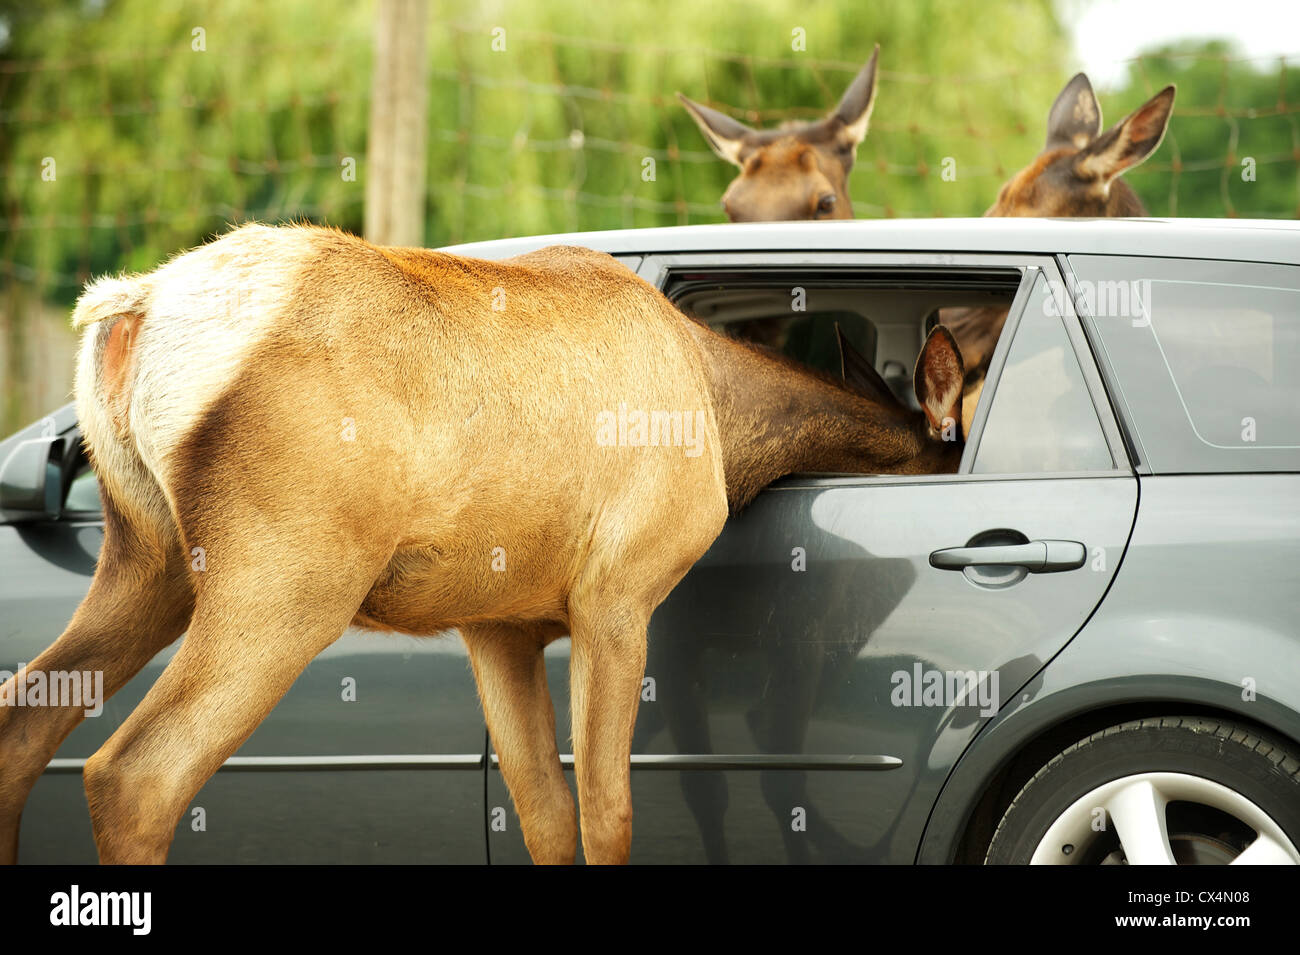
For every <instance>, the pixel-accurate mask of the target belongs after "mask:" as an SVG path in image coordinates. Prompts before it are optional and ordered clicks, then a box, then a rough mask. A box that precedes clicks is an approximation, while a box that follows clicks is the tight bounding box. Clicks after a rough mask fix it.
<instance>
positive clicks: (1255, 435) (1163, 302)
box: [1149, 281, 1300, 448]
mask: <svg viewBox="0 0 1300 955" xmlns="http://www.w3.org/2000/svg"><path fill="white" fill-rule="evenodd" d="M1149 295H1150V299H1151V307H1150V322H1151V332H1152V334H1153V335H1154V336H1155V339H1156V342H1157V344H1158V346H1159V348H1160V350H1161V352H1162V353H1163V355H1164V359H1165V362H1166V364H1167V365H1168V368H1169V373H1170V375H1171V376H1172V377H1173V380H1174V387H1175V388H1177V390H1178V394H1179V398H1180V399H1181V402H1182V405H1183V411H1184V412H1185V413H1186V415H1187V418H1188V421H1189V422H1190V423H1191V426H1192V430H1193V431H1194V432H1195V434H1196V437H1197V438H1198V439H1199V440H1200V441H1202V442H1203V443H1204V444H1207V445H1209V446H1210V447H1214V448H1241V447H1247V448H1248V447H1250V445H1251V444H1262V445H1275V446H1289V447H1295V446H1297V444H1298V443H1300V441H1298V440H1297V435H1300V292H1297V291H1296V290H1294V289H1281V288H1266V287H1261V286H1238V285H1220V284H1216V283H1211V282H1163V281H1154V282H1150V283H1149Z"/></svg>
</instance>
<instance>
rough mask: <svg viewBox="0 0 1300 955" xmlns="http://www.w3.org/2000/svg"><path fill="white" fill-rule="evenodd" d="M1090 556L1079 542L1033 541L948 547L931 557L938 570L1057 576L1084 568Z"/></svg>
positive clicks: (931, 563)
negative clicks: (971, 569)
mask: <svg viewBox="0 0 1300 955" xmlns="http://www.w3.org/2000/svg"><path fill="white" fill-rule="evenodd" d="M1087 557H1088V552H1087V550H1086V549H1085V548H1084V546H1083V545H1082V544H1080V543H1079V542H1078V541H1050V540H1048V541H1030V542H1029V543H1028V544H1004V545H1001V546H995V547H945V548H944V549H943V550H936V551H935V552H934V553H932V554H931V555H930V566H931V567H937V568H938V569H939V570H964V569H965V568H967V567H975V566H983V567H1023V568H1025V570H1027V571H1029V572H1030V573H1031V574H1054V573H1057V572H1058V571H1062V570H1075V569H1076V568H1079V567H1082V566H1083V562H1084V561H1085V560H1086V559H1087Z"/></svg>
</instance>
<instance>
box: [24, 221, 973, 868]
mask: <svg viewBox="0 0 1300 955" xmlns="http://www.w3.org/2000/svg"><path fill="white" fill-rule="evenodd" d="M238 281H247V282H251V283H253V284H252V285H250V286H248V287H246V288H244V289H243V290H242V291H241V294H239V295H238V296H235V297H234V298H233V299H231V300H230V301H224V302H216V301H212V300H210V299H211V297H212V296H211V294H210V293H209V294H207V295H203V294H197V292H198V290H212V289H220V288H221V287H222V285H223V284H225V283H235V282H238ZM221 310H224V311H221ZM123 316H127V317H126V318H124V317H123ZM74 321H75V322H76V323H77V324H78V325H79V326H80V327H83V328H84V329H85V337H84V339H83V346H82V355H81V363H80V366H79V375H78V385H77V399H78V409H79V417H80V420H81V426H82V429H83V433H84V434H85V437H86V441H87V444H88V445H89V448H90V453H91V456H92V460H93V462H94V464H95V467H96V470H97V472H98V474H99V476H100V480H101V488H102V491H103V503H104V510H105V519H106V537H105V544H104V549H103V553H102V555H101V558H100V561H99V565H98V567H97V569H96V573H95V578H94V581H93V583H92V587H91V590H90V593H89V594H88V595H87V597H86V599H85V601H83V603H82V605H81V607H80V608H79V609H78V611H77V614H76V616H75V617H74V619H73V621H72V623H71V624H70V625H69V627H68V629H67V630H66V631H65V633H64V634H63V636H61V637H60V638H59V640H58V641H57V642H56V643H55V644H54V646H53V647H51V648H50V650H48V651H46V653H45V654H42V656H41V657H40V658H39V659H38V660H37V661H36V662H35V663H34V664H33V667H34V668H47V667H48V668H60V669H86V668H96V667H97V668H102V669H103V670H104V671H105V687H106V690H108V691H109V692H111V691H112V690H115V689H117V688H119V687H120V686H121V685H123V684H124V683H125V682H126V681H127V680H129V679H130V677H131V676H133V675H134V674H135V673H136V672H137V671H138V670H139V669H140V667H142V666H143V665H144V663H145V662H147V661H148V660H149V659H150V658H151V657H152V656H153V654H154V653H156V652H157V650H158V649H160V648H161V647H162V646H164V645H166V644H167V643H169V642H171V641H172V640H174V639H175V638H176V636H177V635H179V633H180V632H181V631H182V630H185V629H188V636H187V637H186V639H185V641H184V643H183V644H182V645H181V648H180V650H179V652H178V653H177V654H176V656H175V657H174V658H173V660H172V661H171V663H170V664H169V665H168V667H167V668H166V670H165V671H164V673H163V675H162V676H161V677H160V679H159V680H158V682H157V684H155V686H154V687H153V688H152V689H151V690H150V691H149V693H148V695H147V696H146V697H145V699H144V700H143V702H142V703H141V704H140V705H139V706H138V707H137V708H136V710H135V711H134V712H133V713H132V714H131V715H130V717H129V718H128V719H127V720H126V721H125V722H124V723H123V724H122V726H121V727H120V728H119V729H118V730H117V732H115V733H114V734H113V736H112V737H111V738H110V739H109V740H108V742H107V743H106V744H105V745H104V746H103V747H102V748H101V749H100V750H99V751H98V752H97V753H95V754H94V756H92V757H91V758H90V759H89V760H88V761H87V764H86V770H85V782H86V792H87V798H88V801H89V805H90V811H91V817H92V821H93V824H94V831H95V839H96V844H97V846H98V849H99V853H100V859H101V861H104V862H161V861H163V860H164V859H165V858H166V854H167V850H168V848H169V845H170V841H171V836H172V832H173V830H174V827H175V824H176V822H177V820H178V819H179V817H180V815H181V813H182V812H183V811H184V808H185V806H186V805H187V804H188V802H189V801H190V799H192V797H193V795H194V794H195V793H196V792H197V791H198V790H199V788H200V787H201V786H202V785H203V783H204V782H205V781H206V780H207V779H208V778H209V777H210V776H211V775H212V774H213V773H214V772H216V770H217V769H219V768H220V766H221V765H222V763H223V762H224V761H225V760H226V759H227V758H228V757H229V756H231V755H232V754H233V753H234V752H235V751H236V750H237V749H238V748H239V746H240V745H241V744H242V743H243V741H244V740H245V739H247V738H248V736H249V735H250V734H251V733H252V731H253V730H254V729H255V728H256V726H257V725H258V723H259V722H260V721H261V720H262V719H263V718H264V717H265V716H266V715H267V713H268V712H269V711H270V710H271V708H272V707H273V706H274V705H275V703H276V702H277V701H278V700H279V699H280V697H281V696H282V695H283V694H284V693H285V691H286V690H287V689H288V688H289V686H290V685H291V684H292V683H293V681H294V680H295V679H296V678H297V676H298V674H299V673H300V672H301V671H302V669H303V668H304V667H305V666H306V665H307V664H308V662H310V661H311V659H312V658H314V657H315V656H316V655H317V654H318V653H320V652H321V650H323V649H324V648H325V647H327V646H329V645H330V644H331V643H332V642H333V641H335V640H336V639H337V638H338V637H339V636H340V635H341V634H342V633H343V631H344V629H345V628H346V627H347V626H349V625H350V624H351V625H355V626H361V627H368V628H373V629H382V630H398V631H404V632H407V633H413V634H432V633H438V632H442V631H445V630H448V629H451V628H456V629H458V630H459V631H460V633H461V635H462V637H463V638H464V640H465V642H466V644H467V646H468V648H469V655H470V660H471V663H472V666H473V669H474V674H475V678H476V680H477V683H478V687H479V695H480V699H481V701H482V705H483V709H484V713H485V716H486V719H487V722H488V727H489V730H490V732H491V736H492V740H493V743H494V746H495V748H496V750H497V753H498V755H499V757H500V761H501V768H502V772H503V774H504V777H505V780H506V783H507V785H508V786H509V788H510V791H511V795H512V797H513V799H514V802H515V806H516V810H517V811H518V813H519V816H520V820H521V824H522V828H523V832H524V837H525V840H526V842H527V845H528V848H529V851H530V853H531V854H532V856H533V858H534V860H536V861H539V862H572V861H573V859H574V857H575V853H576V845H577V843H576V840H577V838H578V834H579V828H578V825H577V820H576V819H575V818H574V806H573V802H572V799H571V797H570V796H569V793H568V789H567V787H566V785H565V783H564V779H563V775H562V773H561V771H560V764H559V758H558V754H557V752H556V748H555V741H554V714H553V711H552V707H551V702H550V698H549V694H548V692H547V689H546V681H545V675H544V670H543V668H542V663H541V660H542V649H543V647H544V646H545V645H546V644H547V643H548V642H550V641H551V640H554V639H556V638H557V637H559V636H562V635H563V634H565V633H568V634H570V635H571V637H572V643H573V649H572V658H571V659H572V665H571V674H570V678H571V695H572V702H573V727H574V730H573V743H574V752H575V761H576V770H577V783H578V797H579V800H578V801H579V806H580V808H581V812H582V825H581V838H582V845H583V849H584V852H585V855H586V858H587V859H588V861H590V862H597V863H600V862H625V861H626V860H627V858H628V853H629V850H630V844H631V818H632V806H631V795H630V779H629V753H630V746H631V738H632V730H633V726H634V725H635V720H636V712H637V703H638V700H639V698H640V692H639V691H640V683H641V679H642V674H643V670H644V663H645V652H646V650H645V635H646V625H647V622H648V620H649V617H650V614H651V613H652V612H653V611H654V609H655V607H656V606H658V604H659V603H660V602H661V601H662V600H663V599H664V597H665V596H666V595H667V594H668V593H669V591H670V590H671V589H672V588H673V587H674V586H675V585H676V583H677V582H678V581H679V580H680V579H681V578H682V576H684V575H685V574H686V572H687V571H688V570H689V569H690V567H691V566H692V565H693V564H694V562H695V561H696V560H697V559H698V558H699V557H700V556H701V555H702V554H703V553H704V551H705V550H706V549H707V548H708V546H709V545H710V544H711V543H712V541H713V540H714V538H715V537H716V536H717V534H718V533H719V532H720V530H721V528H722V526H723V522H724V521H725V520H726V517H727V514H728V511H729V509H730V510H734V509H737V508H739V507H742V506H743V505H744V503H746V502H747V501H748V500H749V499H750V498H752V496H753V495H754V494H756V493H757V492H758V490H759V489H761V487H762V486H764V485H765V484H766V483H768V482H770V481H771V480H774V479H775V478H776V477H779V476H781V475H782V474H785V473H789V472H790V471H793V470H800V469H808V470H829V469H832V468H833V467H840V466H843V467H845V468H851V469H854V470H860V469H879V470H883V471H904V470H908V469H917V468H925V467H935V468H943V469H955V461H956V460H957V459H958V458H959V457H960V447H959V445H954V444H953V443H952V442H943V441H940V440H938V437H937V436H936V435H934V434H931V433H930V432H929V430H928V429H926V428H925V427H924V425H923V424H919V423H918V420H917V419H918V418H919V417H920V415H919V413H911V414H909V413H907V412H902V411H900V409H895V408H884V407H881V406H880V405H879V403H877V402H872V401H869V400H867V399H865V398H863V397H862V396H861V395H856V394H854V393H852V392H850V391H848V390H846V389H843V388H840V387H836V386H835V385H834V384H833V383H830V382H825V381H822V380H821V379H818V378H817V377H816V376H813V375H811V374H809V373H807V372H806V371H803V372H801V371H800V370H799V369H796V368H792V367H790V366H789V365H788V364H783V363H781V362H778V361H775V360H773V359H770V358H766V357H764V356H762V355H760V354H758V353H757V352H754V351H752V350H749V349H746V348H745V347H744V346H741V345H738V344H736V343H733V342H729V341H726V340H724V339H722V338H721V337H720V336H717V335H716V334H714V333H712V332H710V331H708V330H707V329H706V328H704V327H703V326H700V325H697V324H695V323H693V322H691V321H690V320H689V319H687V318H685V316H683V315H682V314H681V313H679V312H678V311H676V310H675V309H674V308H673V307H672V306H671V305H670V304H669V303H668V301H667V300H666V299H665V298H664V297H663V296H662V295H661V294H660V293H659V292H658V291H657V290H655V289H654V288H653V287H651V286H649V285H647V284H646V283H645V282H643V281H642V280H641V279H639V278H636V277H635V276H633V275H632V274H631V273H629V272H628V271H627V270H626V269H625V268H623V267H622V266H621V265H619V264H618V263H617V262H615V261H614V260H613V259H612V258H610V257H609V256H606V255H604V254H601V253H596V252H592V251H590V250H586V249H578V248H566V247H553V248H549V249H543V250H541V251H538V252H534V253H530V254H528V255H523V256H519V257H516V258H514V259H510V260H506V261H501V262H490V261H483V260H475V259H467V258H461V257H457V256H452V255H448V254H445V253H440V252H431V251H427V250H422V249H389V248H380V247H376V246H374V245H371V244H370V243H367V242H365V241H363V240H361V239H358V238H355V237H353V236H349V235H346V234H343V233H340V232H337V231H333V230H327V229H318V228H312V227H286V228H280V229H268V228H266V227H262V226H246V227H243V228H240V229H237V230H235V231H233V232H231V233H229V234H227V235H226V236H224V237H222V238H220V239H218V240H216V241H214V242H212V243H210V244H209V245H207V246H203V247H200V248H199V249H195V250H192V251H191V252H188V253H185V254H184V255H181V256H179V257H177V258H175V259H173V260H172V261H171V262H169V263H167V264H165V265H164V266H162V267H160V269H158V270H155V272H153V273H149V274H148V275H144V276H137V277H125V278H120V279H114V280H103V281H101V282H100V283H97V284H95V285H92V286H91V287H90V288H89V289H88V290H87V292H86V294H85V295H84V296H83V297H82V299H81V301H80V302H79V304H78V308H77V311H76V313H75V314H74ZM123 322H129V323H130V324H129V325H127V326H126V328H127V331H123V332H120V333H118V334H117V336H116V337H115V336H114V330H115V329H117V328H118V327H120V326H121V325H122V323H123ZM241 333H242V334H241ZM932 340H933V341H934V345H933V347H934V348H935V349H937V350H939V351H943V350H945V349H949V350H951V349H952V344H951V339H950V338H949V337H948V336H947V335H946V333H945V334H944V335H942V336H940V337H938V338H934V339H932ZM187 349H188V351H187ZM177 354H207V355H211V356H212V357H213V361H214V362H217V366H216V367H217V368H219V369H224V370H225V372H226V374H225V377H224V378H222V377H220V376H218V375H215V374H210V375H208V376H206V377H203V376H195V375H194V374H193V369H192V368H191V367H189V366H188V365H187V364H186V363H185V362H178V361H176V360H175V356H176V355H177ZM934 365H935V367H934V369H932V370H931V372H930V376H931V377H927V378H926V379H925V380H924V381H921V379H918V390H920V391H925V392H927V394H930V395H931V396H940V397H939V398H936V399H935V400H940V401H948V402H949V404H951V402H952V399H953V396H954V395H956V394H957V393H958V392H959V386H960V380H961V376H960V357H957V356H952V357H949V358H946V359H944V358H940V359H936V361H935V363H934ZM954 375H955V377H954ZM936 376H937V377H936ZM620 404H626V405H627V406H629V407H631V408H642V409H670V410H682V411H690V412H699V413H700V415H701V418H700V420H701V421H702V434H701V437H702V442H701V447H700V453H699V454H698V455H695V456H692V455H688V454H685V453H684V449H683V448H682V447H675V446H661V447H625V446H612V447H611V446H602V445H600V444H599V443H598V441H597V438H596V435H597V420H598V416H599V415H600V414H601V413H602V412H605V411H608V410H610V409H617V408H619V407H620ZM931 404H934V402H933V401H932V402H931ZM935 407H937V405H935ZM954 407H955V406H954ZM123 423H125V426H123ZM827 465H830V466H831V467H827ZM304 501H309V502H311V506H310V507H304V506H303V502H304ZM47 713H53V714H55V715H53V716H47V715H46V714H47ZM79 719H80V715H79V711H77V710H72V709H69V710H59V709H55V710H47V711H35V710H21V711H20V710H15V709H13V708H3V709H0V861H9V862H12V861H14V859H15V858H16V853H17V835H18V824H19V819H20V815H21V810H22V805H23V802H24V801H25V799H26V796H27V793H28V791H29V790H30V788H31V785H32V783H33V782H34V781H35V779H36V778H37V776H39V774H40V772H41V771H42V769H43V768H44V766H45V764H46V763H47V762H48V760H49V758H50V757H51V756H52V755H53V753H54V751H55V750H56V749H57V747H58V745H59V743H60V742H61V741H62V739H63V738H64V736H66V734H67V733H68V732H69V731H70V730H71V729H72V728H73V727H74V726H75V725H76V723H77V722H78V721H79Z"/></svg>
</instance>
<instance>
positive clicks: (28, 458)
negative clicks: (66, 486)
mask: <svg viewBox="0 0 1300 955" xmlns="http://www.w3.org/2000/svg"><path fill="white" fill-rule="evenodd" d="M66 450H67V438H64V437H47V438H32V439H31V440H28V441H23V442H22V443H20V444H19V445H18V447H16V448H14V449H13V451H12V452H11V453H10V454H9V457H8V458H6V459H5V461H4V463H3V464H0V511H9V512H11V513H13V514H15V515H17V516H20V517H25V518H28V519H37V518H49V519H50V520H54V519H55V518H57V517H58V516H59V512H60V510H61V508H62V504H63V501H62V498H63V458H64V453H65V451H66Z"/></svg>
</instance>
